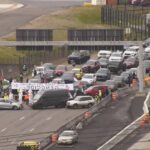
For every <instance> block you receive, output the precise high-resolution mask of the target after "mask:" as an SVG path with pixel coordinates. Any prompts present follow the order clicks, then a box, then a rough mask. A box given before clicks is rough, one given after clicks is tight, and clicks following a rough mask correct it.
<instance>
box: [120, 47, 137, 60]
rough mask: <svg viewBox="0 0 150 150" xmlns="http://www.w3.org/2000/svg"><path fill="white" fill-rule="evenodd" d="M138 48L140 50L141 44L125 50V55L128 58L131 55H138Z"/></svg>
mask: <svg viewBox="0 0 150 150" xmlns="http://www.w3.org/2000/svg"><path fill="white" fill-rule="evenodd" d="M138 50H139V46H131V47H129V48H127V49H126V50H125V51H124V53H123V57H124V58H127V57H131V56H137V54H138Z"/></svg>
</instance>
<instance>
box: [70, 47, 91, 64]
mask: <svg viewBox="0 0 150 150" xmlns="http://www.w3.org/2000/svg"><path fill="white" fill-rule="evenodd" d="M89 58H90V54H89V52H88V51H86V50H82V51H74V52H73V53H72V54H71V55H69V56H68V63H69V64H71V63H76V64H81V63H84V62H86V61H87V60H88V59H89Z"/></svg>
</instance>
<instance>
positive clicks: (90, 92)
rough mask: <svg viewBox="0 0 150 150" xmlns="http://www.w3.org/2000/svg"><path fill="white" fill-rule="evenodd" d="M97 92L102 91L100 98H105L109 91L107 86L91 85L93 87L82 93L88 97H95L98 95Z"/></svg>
mask: <svg viewBox="0 0 150 150" xmlns="http://www.w3.org/2000/svg"><path fill="white" fill-rule="evenodd" d="M99 90H101V91H102V97H105V96H106V95H108V94H109V89H108V87H107V86H105V85H102V84H100V85H93V86H90V87H89V88H87V89H86V90H85V91H84V93H85V94H87V95H90V96H93V97H95V96H96V95H98V93H99Z"/></svg>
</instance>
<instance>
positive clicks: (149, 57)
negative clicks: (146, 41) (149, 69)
mask: <svg viewBox="0 0 150 150" xmlns="http://www.w3.org/2000/svg"><path fill="white" fill-rule="evenodd" d="M143 57H144V60H150V52H144V54H143Z"/></svg>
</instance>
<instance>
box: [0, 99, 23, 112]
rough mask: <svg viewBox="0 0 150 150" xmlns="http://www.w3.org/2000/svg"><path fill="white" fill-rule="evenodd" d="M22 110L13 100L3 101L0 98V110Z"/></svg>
mask: <svg viewBox="0 0 150 150" xmlns="http://www.w3.org/2000/svg"><path fill="white" fill-rule="evenodd" d="M21 108H22V105H21V104H19V103H18V102H15V101H13V100H4V98H0V109H12V110H19V109H21Z"/></svg>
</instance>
